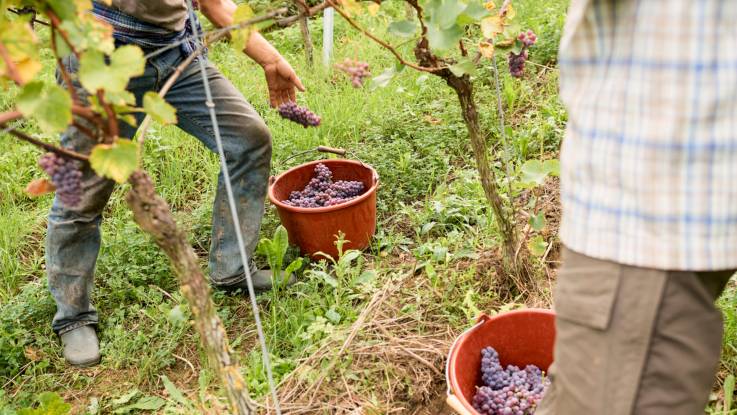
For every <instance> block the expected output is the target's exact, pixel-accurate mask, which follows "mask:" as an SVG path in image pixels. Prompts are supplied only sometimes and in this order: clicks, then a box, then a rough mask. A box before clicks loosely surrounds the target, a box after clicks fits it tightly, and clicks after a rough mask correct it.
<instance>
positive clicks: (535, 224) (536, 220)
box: [528, 210, 546, 231]
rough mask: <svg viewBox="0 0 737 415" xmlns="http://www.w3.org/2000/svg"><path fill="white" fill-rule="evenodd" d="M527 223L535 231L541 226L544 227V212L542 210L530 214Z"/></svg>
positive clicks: (541, 228)
mask: <svg viewBox="0 0 737 415" xmlns="http://www.w3.org/2000/svg"><path fill="white" fill-rule="evenodd" d="M528 222H529V224H530V226H531V227H532V229H534V230H536V231H541V230H543V228H545V223H546V220H545V212H543V211H542V210H541V211H539V212H537V214H531V215H530V219H529V221H528Z"/></svg>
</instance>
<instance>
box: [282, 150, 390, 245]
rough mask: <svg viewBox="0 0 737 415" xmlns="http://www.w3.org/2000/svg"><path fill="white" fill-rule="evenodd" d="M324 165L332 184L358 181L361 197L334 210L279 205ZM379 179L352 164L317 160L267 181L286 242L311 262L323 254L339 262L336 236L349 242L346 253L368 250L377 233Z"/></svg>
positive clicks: (369, 169) (362, 165)
mask: <svg viewBox="0 0 737 415" xmlns="http://www.w3.org/2000/svg"><path fill="white" fill-rule="evenodd" d="M318 163H323V164H325V165H326V166H327V167H328V168H329V169H330V170H331V171H332V172H333V180H357V181H360V182H362V183H363V185H364V187H365V188H366V189H367V190H366V192H365V193H364V194H362V195H361V196H359V197H357V198H355V199H353V200H351V201H349V202H346V203H341V204H339V205H335V206H327V207H320V208H301V207H295V206H289V205H286V204H284V203H282V200H286V199H287V198H288V197H289V194H290V193H291V192H292V191H295V190H302V189H304V187H305V186H306V185H307V183H308V182H309V181H310V179H311V178H312V177H313V174H314V170H315V166H316V165H317V164H318ZM378 186H379V175H378V173H376V170H374V168H373V167H371V166H369V165H367V164H365V163H362V162H360V161H355V160H345V159H328V160H317V161H313V162H310V163H305V164H302V165H300V166H297V167H294V168H292V169H290V170H287V171H286V172H284V173H282V174H280V175H279V176H278V177H276V178H274V177H272V178H271V179H270V180H269V200H271V203H273V204H274V206H276V210H277V212H278V213H279V218H280V219H281V223H282V225H284V228H286V230H287V233H288V234H289V242H291V243H292V244H294V245H297V246H299V248H300V250H301V252H302V255H309V256H311V257H313V258H314V259H321V258H324V257H322V256H320V255H316V254H317V252H324V253H326V254H328V255H330V256H332V257H333V258H336V259H337V258H338V249H337V247H336V245H335V241H336V239H337V236H338V234H339V232H343V233H344V234H345V240H346V241H349V242H346V244H345V245H344V246H343V250H344V251H345V250H346V249H364V248H366V247H368V246H369V243H370V241H371V237H372V236H373V235H374V232H375V231H376V189H377V188H378Z"/></svg>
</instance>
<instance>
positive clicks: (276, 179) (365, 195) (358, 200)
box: [268, 159, 379, 213]
mask: <svg viewBox="0 0 737 415" xmlns="http://www.w3.org/2000/svg"><path fill="white" fill-rule="evenodd" d="M319 163H323V164H334V163H348V164H354V165H356V166H360V167H363V168H365V169H368V170H369V171H371V177H372V178H373V180H374V183H373V184H372V185H371V187H369V188H368V189H367V190H366V191H365V192H364V193H363V194H362V195H361V196H358V197H357V198H355V199H353V200H350V201H348V202H345V203H340V204H337V205H334V206H323V207H317V208H303V207H297V206H290V205H287V204H286V203H283V202H282V201H281V200H278V199H277V198H276V196H274V186H276V184H277V183H278V182H279V180H281V179H283V178H284V177H286V176H287V175H288V174H290V173H292V172H294V171H296V170H300V169H303V168H305V167H307V166H313V165H317V164H319ZM378 187H379V173H377V172H376V169H374V168H373V167H372V166H370V165H368V164H366V163H364V162H361V161H356V160H348V159H324V160H313V161H310V162H307V163H303V164H300V165H298V166H294V167H292V168H291V169H289V170H287V171H285V172H283V173H282V174H280V175H278V176H276V177H273V176H272V177H271V179H270V180H269V192H268V194H269V201H270V202H271V203H272V204H274V205H275V206H276V207H277V208H279V209H284V210H287V211H290V212H297V213H325V212H332V211H334V210H340V209H345V208H347V207H350V206H353V205H357V204H359V203H361V202H363V201H364V200H366V199H368V198H369V197H371V194H372V193H375V192H376V188H378Z"/></svg>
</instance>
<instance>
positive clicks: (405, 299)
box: [0, 0, 737, 414]
mask: <svg viewBox="0 0 737 415" xmlns="http://www.w3.org/2000/svg"><path fill="white" fill-rule="evenodd" d="M518 3H519V4H518V15H519V16H520V18H521V19H522V20H523V23H522V24H523V26H525V27H530V28H531V29H533V30H535V32H536V33H538V34H539V35H540V38H541V43H540V44H539V45H538V46H536V47H535V49H533V51H532V53H531V54H532V58H533V60H534V62H536V63H537V64H538V65H534V66H530V67H528V75H527V79H526V80H524V81H521V82H520V81H518V80H514V79H512V78H510V77H509V76H508V75H506V71H502V73H504V75H503V98H504V105H505V107H506V109H507V117H508V120H509V124H510V125H511V127H512V129H511V141H512V146H511V147H512V152H513V154H512V160H513V162H514V166H515V169H518V167H519V166H520V165H521V163H522V162H523V161H524V160H527V159H541V158H544V159H547V158H553V157H555V156H556V154H557V149H558V146H559V144H560V140H561V139H562V136H563V130H564V126H565V121H566V115H565V111H564V109H563V108H562V106H561V104H560V103H559V101H558V98H557V72H556V69H554V66H555V56H556V50H557V42H558V39H559V37H560V33H561V30H562V24H563V19H564V12H565V7H566V5H567V2H566V1H564V0H556V1H550V2H540V1H536V0H526V1H521V2H518ZM403 12H404V11H403V10H402V9H395V8H393V7H391V6H388V7H387V6H384V7H382V11H381V13H380V14H379V15H378V17H377V18H376V19H368V18H365V17H362V18H361V20H362V21H364V24H368V23H369V21H370V20H371V21H373V23H372V26H371V27H372V30H374V31H375V32H377V33H379V34H381V35H382V36H385V37H386V38H390V36H388V35H386V33H384V32H385V27H386V25H387V23H388V22H389V21H390V16H391V15H396V14H399V13H403ZM320 24H321V23H320V20H319V19H318V20H314V21H312V22H311V29H312V32H313V38H314V39H315V40H316V47H317V48H318V49H317V50H318V51H319V47H320V43H319V39H321V28H320ZM41 30H43V29H41ZM42 36H43V34H42ZM268 37H269V38H270V40H271V41H272V42H273V43H274V44H275V45H276V47H277V48H278V49H279V50H280V51H281V52H282V53H283V54H284V55H285V56H286V57H287V58H288V59H289V60H290V62H292V63H293V66H294V67H295V68H296V69H297V72H298V73H299V74H300V76H301V77H302V80H303V82H304V83H305V85H306V86H307V88H308V91H307V93H305V94H302V95H301V96H300V97H299V101H300V103H302V104H306V105H307V106H309V107H310V108H311V109H312V110H314V111H315V112H316V113H318V114H320V115H321V116H322V117H323V120H324V121H323V122H324V124H323V125H322V126H321V127H320V128H317V129H303V128H301V127H299V126H295V125H294V124H291V123H288V122H286V121H283V120H282V119H280V118H279V117H278V115H277V114H276V113H275V112H274V111H273V110H270V109H269V108H268V106H267V102H266V89H265V84H264V81H263V75H262V72H261V70H260V68H258V67H257V66H256V65H254V64H253V63H252V62H250V61H249V60H248V59H247V58H246V57H244V56H242V54H240V53H236V52H234V51H233V50H232V49H231V48H230V47H228V46H227V45H225V44H219V45H216V46H215V47H213V48H212V50H211V52H210V59H211V60H212V61H213V62H215V63H216V64H217V66H218V67H219V68H220V69H221V71H222V72H223V73H224V74H225V75H226V76H227V77H228V78H229V79H230V80H231V81H232V82H233V83H234V84H235V85H236V86H237V87H238V88H239V89H240V90H241V91H242V92H243V94H244V95H245V96H246V98H247V99H248V100H249V101H250V102H251V103H252V104H253V105H254V107H255V108H256V109H257V110H258V111H259V113H261V114H262V115H263V117H264V118H265V120H266V122H267V123H268V125H269V128H270V129H271V131H272V135H273V137H274V143H273V144H274V158H273V168H272V169H273V173H274V174H277V173H279V172H281V171H284V170H285V169H286V168H288V167H291V166H292V165H295V164H297V163H300V162H302V161H306V160H309V159H312V158H314V157H317V155H308V156H304V157H302V159H301V160H300V159H298V160H293V161H289V162H285V161H284V160H285V159H286V158H287V157H289V156H290V155H292V154H294V153H297V152H299V151H303V150H306V149H310V148H313V147H315V146H317V145H329V146H334V147H344V148H347V149H349V150H350V151H351V156H352V157H356V158H359V159H361V160H363V161H364V162H366V163H369V164H371V165H372V166H374V167H375V168H376V169H377V170H378V172H379V174H380V176H381V180H382V186H381V188H380V190H379V200H378V231H377V235H376V237H375V239H374V242H373V246H372V248H371V249H369V250H367V251H366V252H364V253H363V255H361V256H359V257H358V258H356V259H355V260H353V261H351V262H350V264H341V265H340V266H329V264H327V263H324V262H323V263H313V264H311V265H310V267H309V268H308V269H307V270H306V271H305V272H304V273H303V275H301V277H300V281H299V283H298V284H296V285H295V286H294V287H292V288H290V289H289V290H287V291H285V292H280V293H276V294H272V295H264V296H261V297H260V298H259V305H260V307H261V313H262V318H263V322H264V325H265V330H266V334H267V337H268V344H269V348H270V351H271V353H272V361H273V363H274V370H275V375H276V379H277V382H279V383H281V387H280V391H281V395H282V396H283V397H287V398H288V399H285V405H286V406H288V407H289V405H292V407H302V408H314V412H320V411H321V410H322V411H326V412H337V410H338V409H337V408H340V409H341V410H346V411H348V410H352V409H355V408H356V407H362V408H363V409H364V410H365V411H367V413H370V412H371V410H372V409H373V410H375V411H376V412H378V413H388V412H390V411H400V412H402V411H403V412H406V413H435V412H433V411H434V410H435V409H437V408H438V407H440V404H439V403H438V402H437V399H436V398H438V397H442V396H443V393H444V389H443V387H444V386H443V384H444V379H443V376H442V370H443V366H442V365H443V359H444V354H445V353H446V352H447V347H448V346H449V344H450V342H451V341H452V338H453V337H454V335H455V334H457V333H458V332H460V331H461V330H462V329H464V328H465V327H467V325H468V324H469V322H471V321H473V319H474V318H475V317H476V315H477V314H478V312H479V311H480V310H483V311H487V312H494V311H496V310H498V309H500V308H503V309H506V308H510V307H515V306H516V305H515V304H514V303H515V301H514V299H509V298H504V297H503V296H502V295H501V294H500V293H499V292H498V291H497V290H495V289H494V278H495V273H494V261H493V254H490V253H492V252H493V251H494V250H495V249H496V246H497V242H498V236H497V233H496V229H495V228H494V226H493V223H492V221H491V217H490V212H489V209H488V208H487V204H486V202H485V200H484V197H483V192H482V190H481V187H480V185H479V183H478V178H477V176H476V174H475V169H474V167H473V161H472V158H471V155H470V150H469V146H468V143H467V138H466V131H465V127H464V125H463V123H462V120H461V119H460V111H459V108H458V104H457V99H456V97H455V96H454V95H453V94H452V92H451V91H450V90H449V89H448V88H447V87H446V86H445V85H444V84H443V83H442V82H441V81H440V80H438V79H435V78H434V77H427V76H422V75H421V74H419V73H416V72H413V71H411V70H408V69H407V70H404V71H402V72H400V73H399V74H398V75H397V76H396V77H395V79H393V80H392V82H391V83H390V84H389V85H388V86H387V87H385V88H376V89H372V88H364V89H353V88H352V87H350V84H349V83H348V82H346V81H345V79H343V78H342V75H340V74H336V73H335V71H333V70H331V69H327V68H323V67H322V66H320V65H319V64H318V65H316V66H315V67H314V68H308V67H307V65H306V63H305V59H304V56H303V52H302V50H301V38H300V33H299V30H298V28H297V27H292V28H288V29H285V30H281V31H275V32H271V33H269V34H268ZM397 43H398V42H397ZM335 44H336V49H335V56H334V60H336V61H337V60H342V58H344V57H350V58H356V57H360V58H361V59H362V60H365V61H368V62H369V63H370V65H371V69H372V71H373V73H374V74H379V73H380V72H381V71H382V69H383V68H386V67H390V66H392V65H394V61H393V60H392V58H390V56H389V54H388V53H386V51H384V50H381V49H379V48H377V46H376V45H375V44H373V43H370V42H369V41H368V40H367V39H365V38H363V37H361V36H360V35H358V34H357V33H356V32H355V31H352V30H351V28H349V27H348V26H347V25H346V24H345V23H344V22H342V21H341V20H339V19H338V21H337V25H336V34H335ZM401 50H402V52H403V53H405V54H406V55H407V56H409V55H410V53H411V51H410V50H409V47H404V48H402V49H401ZM316 57H317V58H319V56H316ZM318 60H319V59H318ZM45 64H46V66H45V76H47V77H51V76H52V63H51V61H50V60H49V59H46V61H45ZM541 65H542V66H541ZM500 67H502V65H501V63H500ZM475 82H476V85H477V99H478V102H479V104H480V110H481V116H482V123H483V126H484V128H485V131H488V132H489V140H490V142H492V143H496V142H498V139H497V137H498V131H499V129H498V126H497V121H496V117H495V102H496V97H495V95H493V93H492V90H493V89H492V88H491V86H492V84H491V82H492V75H491V71H490V70H489V68H488V67H486V68H482V70H481V71H480V72H479V74H478V75H477V76H476V80H475ZM10 102H12V94H9V95H6V96H4V97H0V108H5V107H7V106H8V105H9V103H10ZM28 129H29V130H30V131H34V126H33V125H29V126H28ZM149 137H150V139H149V140H148V142H147V144H146V149H145V161H144V162H145V166H146V168H147V169H148V170H149V171H150V172H151V173H152V174H153V176H154V178H155V182H156V186H157V188H158V190H159V192H160V194H161V195H162V196H164V197H165V198H166V199H167V200H168V201H169V203H170V204H171V206H172V208H173V210H174V211H175V214H176V217H177V220H178V221H179V223H180V225H181V226H183V227H184V228H185V229H187V230H188V231H189V234H190V235H191V238H192V239H191V242H192V245H193V246H194V247H195V248H196V249H197V251H198V252H201V253H203V255H202V257H203V266H204V265H205V262H204V260H205V256H204V253H205V252H206V251H207V248H208V247H209V238H210V217H211V211H210V209H211V207H210V205H211V203H212V199H213V197H214V189H215V182H216V176H217V173H218V162H217V159H216V157H215V156H214V155H213V154H211V153H209V152H208V151H206V150H205V149H204V147H203V146H202V145H200V144H199V143H198V142H197V141H196V140H195V139H194V138H192V137H189V136H187V135H186V134H184V133H182V132H181V131H179V130H178V129H176V128H174V127H160V126H154V128H152V131H151V134H150V135H149ZM50 139H52V140H56V139H57V138H56V137H50ZM0 142H2V146H3V150H4V151H3V152H2V153H0V211H2V212H3V214H2V215H1V216H0V382H1V383H2V385H3V387H2V389H1V390H0V408H3V407H4V408H5V409H0V414H6V413H7V414H10V413H13V411H14V410H15V409H17V408H20V407H23V406H26V405H30V404H32V403H33V402H34V400H35V399H36V397H37V396H38V395H39V394H40V393H41V392H44V391H55V392H58V393H59V394H61V395H62V397H63V398H64V399H65V400H66V401H67V402H69V403H70V404H72V406H73V410H74V412H75V413H110V412H112V411H115V410H117V411H119V412H120V413H124V412H126V411H128V412H135V411H136V409H135V408H126V407H128V406H130V405H132V404H135V403H137V402H140V400H141V399H142V398H146V397H163V398H166V404H165V408H166V410H167V411H169V412H173V413H176V412H179V413H181V412H184V413H203V412H212V413H216V412H217V411H218V410H220V409H222V404H223V398H222V396H221V394H220V392H219V388H218V386H217V381H216V380H214V379H213V374H212V373H211V372H210V371H209V370H208V369H207V368H206V367H204V365H203V355H202V353H201V351H200V350H199V348H198V339H197V336H196V334H195V333H194V331H193V330H192V328H191V327H190V325H189V324H188V322H187V319H188V317H189V310H188V309H187V307H186V306H185V305H184V303H183V299H182V297H181V296H180V295H179V294H178V293H177V282H176V279H175V277H174V276H173V275H172V273H171V270H170V268H169V266H168V262H167V260H166V258H165V257H164V256H163V254H161V253H160V252H159V251H158V249H157V248H156V247H155V245H154V244H153V242H152V241H151V240H150V239H149V238H148V237H147V236H146V235H144V234H143V233H142V232H141V231H140V230H139V229H138V228H137V226H136V225H135V224H134V223H133V222H132V219H131V214H130V212H129V211H128V209H127V206H126V205H125V203H124V200H123V196H124V194H125V191H126V190H127V188H126V186H121V187H120V188H118V189H117V190H116V191H115V193H114V194H113V197H112V199H111V201H110V203H109V205H108V207H107V208H106V211H105V215H104V216H105V219H104V222H103V226H102V232H103V245H102V249H101V252H100V258H99V260H98V264H97V272H96V287H95V293H94V303H95V305H96V307H97V308H98V310H99V312H100V316H101V322H100V326H99V329H98V330H99V335H100V339H101V346H102V351H103V354H104V359H103V362H102V364H101V365H100V366H98V367H96V368H93V369H86V370H75V369H70V368H68V367H67V366H66V365H65V363H64V362H63V359H62V358H61V356H60V347H59V345H58V340H57V338H56V336H55V335H54V334H53V332H52V331H51V328H50V321H51V318H52V316H53V313H54V309H55V306H54V303H53V300H52V299H51V297H50V295H49V294H48V291H47V288H46V282H45V276H44V259H43V251H44V249H43V241H44V234H45V230H44V229H45V216H46V212H47V211H48V208H49V206H50V202H51V199H50V198H49V197H42V198H40V199H29V198H28V197H27V196H26V195H25V194H24V192H23V188H24V187H25V184H26V183H27V182H28V181H30V180H31V179H32V178H34V177H40V175H41V172H40V171H39V169H38V167H36V165H35V159H36V158H37V156H38V152H37V151H36V150H35V149H33V148H31V147H29V146H27V145H24V144H20V143H18V142H15V141H13V140H12V139H11V138H10V137H9V136H0ZM495 151H496V152H501V151H503V149H502V148H501V147H500V146H496V148H495ZM496 168H498V169H500V170H503V166H501V165H497V166H496ZM551 189H553V190H546V189H537V190H535V191H534V193H535V194H536V195H537V198H538V200H548V199H546V197H553V196H551V195H554V187H552V188H551ZM551 200H554V199H551ZM551 205H552V202H551ZM545 206H546V205H545V204H544V203H543V205H542V208H545ZM548 208H549V206H548ZM553 222H555V221H550V223H549V228H550V229H548V230H547V233H546V238H547V241H548V242H549V243H552V244H556V239H555V229H554V228H553V226H554V223H553ZM277 225H278V217H277V216H276V214H275V211H274V209H273V208H272V207H269V208H268V209H267V213H266V217H265V218H264V225H263V230H262V234H263V236H267V237H270V236H271V235H272V234H273V232H274V229H275V228H276V226H277ZM260 260H263V259H262V258H261V259H260ZM539 262H540V261H539ZM539 266H540V269H541V270H544V269H548V270H549V269H550V268H554V266H555V257H554V256H551V257H549V258H548V261H547V263H542V262H540V264H539ZM548 294H549V293H547V292H545V291H544V292H542V293H540V298H538V299H537V300H531V301H532V303H534V302H535V301H537V304H544V303H545V301H546V298H548ZM735 296H737V289H735V287H731V288H730V289H729V290H728V292H727V293H726V294H725V296H724V297H723V299H722V300H721V301H720V304H721V305H722V306H723V308H724V309H725V312H726V315H725V318H726V334H727V335H726V336H725V348H724V350H725V352H724V359H723V368H722V371H721V372H720V379H723V378H725V377H726V376H727V375H728V374H729V373H735V369H736V368H737V347H736V345H737V342H736V341H735V338H737V314H735V312H734V310H733V308H732V307H731V305H732V304H734V299H735ZM214 298H215V302H216V303H217V305H218V310H219V314H220V316H221V318H222V319H223V321H224V323H225V326H226V328H227V330H228V334H229V336H230V339H231V342H232V344H233V346H234V348H235V350H236V353H237V355H238V357H239V359H240V360H241V362H242V365H243V369H244V375H245V377H246V380H247V382H248V386H249V389H250V391H251V393H252V395H253V396H254V397H255V398H257V399H258V400H259V401H260V402H262V403H263V402H265V399H266V395H267V392H268V389H267V384H266V380H265V375H264V373H263V370H262V368H261V363H260V362H261V358H260V352H259V349H258V347H257V345H256V344H255V331H254V326H253V317H252V315H251V312H250V306H249V304H248V302H247V301H246V299H245V298H243V297H228V296H223V295H222V294H215V297H214ZM361 316H364V317H365V320H362V319H361ZM352 333H353V334H355V338H354V340H353V341H352V342H350V344H348V345H346V343H345V342H346V339H349V338H353V337H351V336H350V335H351V334H352ZM418 339H420V340H418ZM413 341H414V343H413ZM417 341H420V342H421V343H424V344H426V345H430V346H431V347H425V348H420V347H419V346H417V344H416V343H417ZM344 345H345V346H346V347H345V349H344V352H343V354H341V355H338V354H337V351H338V350H343V346H344ZM401 350H410V351H413V353H414V354H415V355H417V356H420V357H421V358H422V361H423V362H425V363H427V364H425V363H418V362H419V361H418V360H417V359H415V358H413V357H412V356H410V355H408V354H406V353H404V354H403V353H400V351H401ZM325 368H329V369H330V370H326V369H325ZM169 380H171V385H174V386H170V384H169V383H167V382H169ZM319 380H322V382H317V381H319ZM317 383H319V384H320V386H319V387H318V388H317V389H315V390H311V389H310V385H315V384H317ZM172 388H174V389H172ZM177 391H180V392H181V393H182V399H177V398H175V397H176V396H177ZM346 392H347V394H346ZM721 399H722V397H721V396H720V394H715V399H714V405H713V408H712V409H711V410H712V411H714V412H715V413H722V412H724V411H722V412H717V411H721V409H720V408H721V407H720V406H719V405H721V403H719V402H721ZM309 405H312V406H309ZM340 405H342V406H340ZM346 405H349V406H350V405H354V406H353V407H349V406H346ZM318 408H320V409H318ZM326 408H333V409H332V410H329V409H326ZM162 410H163V408H162ZM423 411H425V412H423Z"/></svg>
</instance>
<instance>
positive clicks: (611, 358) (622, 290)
mask: <svg viewBox="0 0 737 415" xmlns="http://www.w3.org/2000/svg"><path fill="white" fill-rule="evenodd" d="M563 261H564V262H563V267H562V268H561V270H560V273H559V274H558V282H557V287H556V291H555V311H556V315H557V317H556V329H557V337H556V343H555V363H554V364H553V366H552V367H551V369H550V374H549V376H550V378H551V381H552V384H551V386H550V388H549V390H548V392H547V393H546V396H545V398H544V399H543V401H542V402H541V404H540V408H539V409H538V411H537V412H536V414H537V415H698V414H703V413H704V407H705V406H706V404H707V401H708V398H709V392H710V391H711V388H712V385H713V382H714V374H715V372H716V369H717V365H718V364H719V354H720V351H721V341H722V332H723V329H722V315H721V312H720V311H719V310H718V309H717V308H716V307H715V305H714V301H715V300H716V299H717V297H718V296H719V294H720V293H721V292H722V290H723V289H724V287H725V285H726V283H727V281H728V280H729V278H730V277H731V276H732V274H734V271H718V272H680V271H663V270H655V269H646V268H638V267H632V266H626V265H621V264H617V263H614V262H610V261H603V260H598V259H594V258H591V257H588V256H585V255H581V254H578V253H575V252H572V251H570V250H564V252H563Z"/></svg>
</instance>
